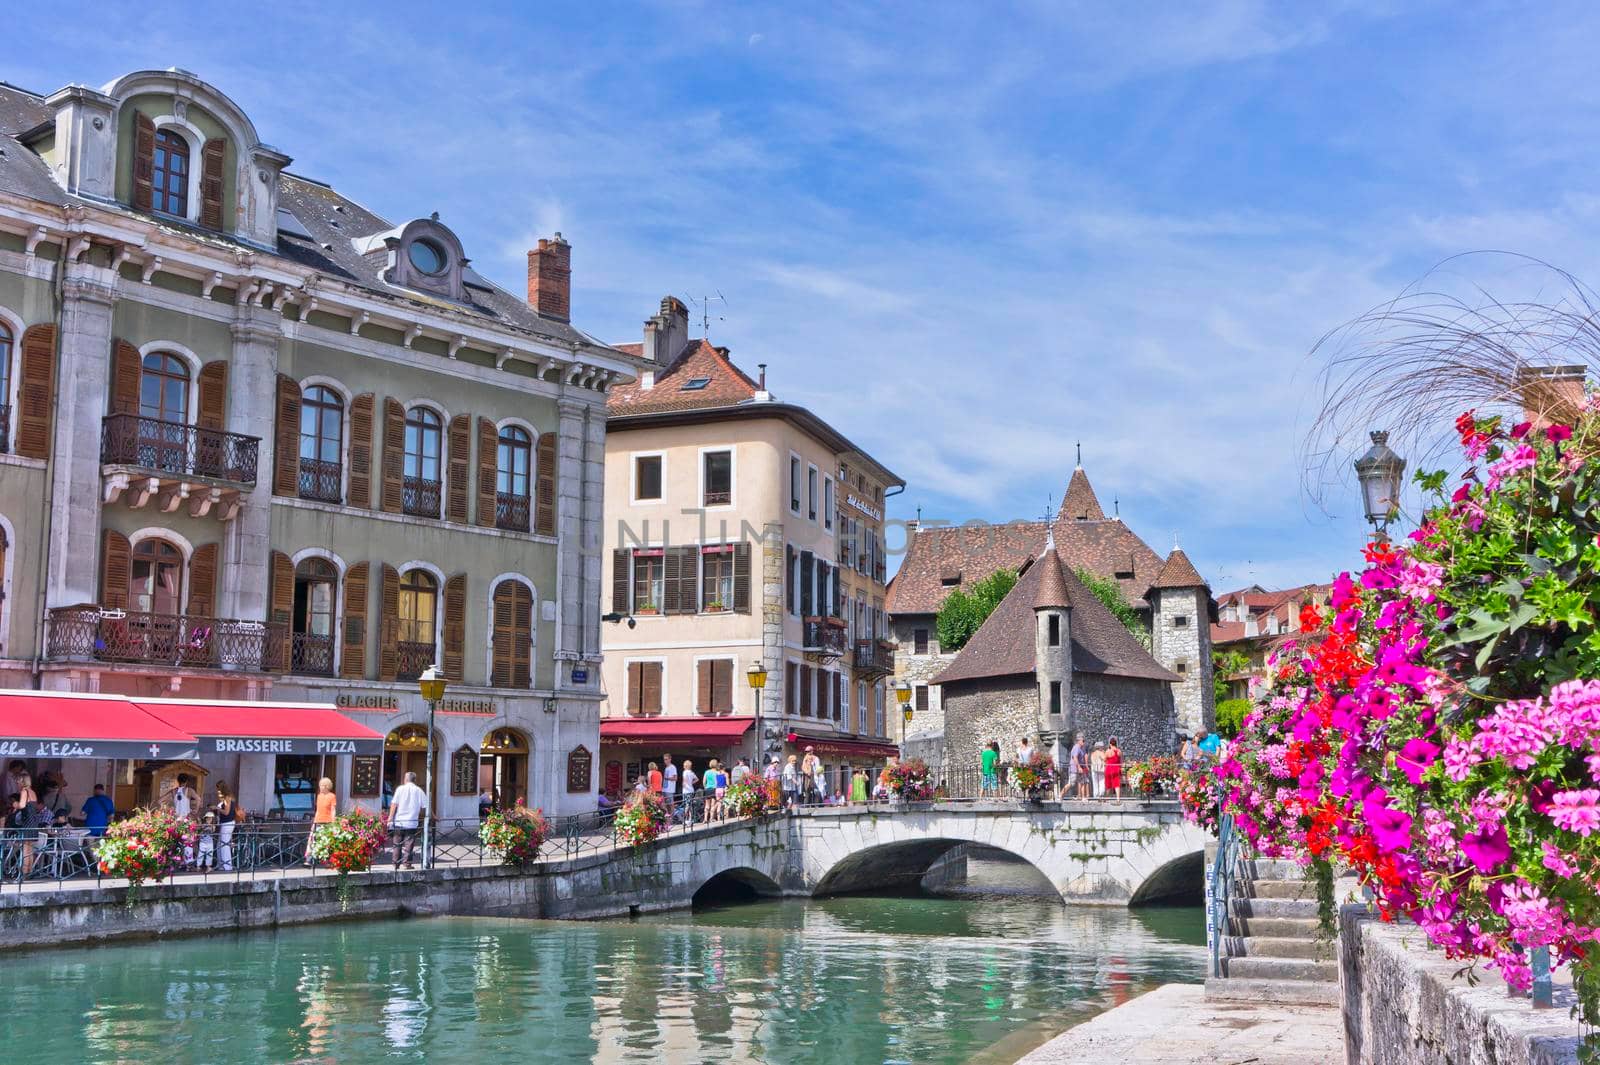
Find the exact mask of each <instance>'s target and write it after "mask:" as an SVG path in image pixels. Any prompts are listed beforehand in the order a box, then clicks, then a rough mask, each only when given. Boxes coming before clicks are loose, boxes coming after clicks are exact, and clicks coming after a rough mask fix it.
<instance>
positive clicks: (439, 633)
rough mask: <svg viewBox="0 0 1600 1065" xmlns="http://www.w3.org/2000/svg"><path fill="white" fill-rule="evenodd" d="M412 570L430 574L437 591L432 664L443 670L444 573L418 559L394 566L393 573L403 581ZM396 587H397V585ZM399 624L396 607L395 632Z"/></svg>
mask: <svg viewBox="0 0 1600 1065" xmlns="http://www.w3.org/2000/svg"><path fill="white" fill-rule="evenodd" d="M414 569H420V570H423V571H425V572H427V573H429V574H431V575H432V577H433V579H434V582H435V584H436V586H437V587H438V589H439V591H438V599H437V601H436V602H435V603H434V605H433V664H434V665H436V666H439V667H440V668H441V669H442V668H444V663H443V662H441V661H440V659H441V658H443V657H444V596H445V590H444V583H445V576H444V571H443V570H441V569H440V568H439V567H438V566H435V565H434V564H433V563H432V562H423V561H420V560H418V559H412V560H411V561H410V562H407V563H405V564H404V565H401V566H396V567H395V573H396V575H397V576H398V578H399V579H400V580H402V581H403V580H405V577H406V574H407V573H410V572H411V571H412V570H414ZM396 587H398V584H397V585H396ZM461 620H462V622H463V623H465V622H466V618H462V619H461ZM399 624H400V616H399V613H398V606H397V607H396V614H395V626H396V629H397V630H398V628H399ZM398 638H399V637H396V639H398Z"/></svg>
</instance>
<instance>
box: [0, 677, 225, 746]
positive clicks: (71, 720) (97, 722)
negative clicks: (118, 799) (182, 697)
mask: <svg viewBox="0 0 1600 1065" xmlns="http://www.w3.org/2000/svg"><path fill="white" fill-rule="evenodd" d="M195 746H196V744H195V738H194V736H193V735H191V734H190V733H187V732H185V731H183V730H182V729H181V728H179V727H177V726H175V725H173V724H172V723H171V722H168V721H165V720H163V719H161V718H159V717H156V716H155V715H153V714H151V713H149V712H147V711H146V710H144V709H143V708H142V707H140V706H138V705H137V704H135V703H134V702H132V701H131V700H129V699H127V698H126V697H124V696H121V695H102V694H98V693H91V692H41V691H28V690H11V691H0V758H193V757H194V756H195Z"/></svg>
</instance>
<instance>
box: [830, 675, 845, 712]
mask: <svg viewBox="0 0 1600 1065" xmlns="http://www.w3.org/2000/svg"><path fill="white" fill-rule="evenodd" d="M833 681H834V684H833V719H834V720H835V721H843V720H844V693H845V679H844V674H843V673H835V674H834V675H833Z"/></svg>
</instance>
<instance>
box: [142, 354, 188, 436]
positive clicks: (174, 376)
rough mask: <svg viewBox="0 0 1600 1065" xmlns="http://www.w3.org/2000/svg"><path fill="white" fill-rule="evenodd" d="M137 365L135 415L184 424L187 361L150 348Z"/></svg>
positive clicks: (186, 400)
mask: <svg viewBox="0 0 1600 1065" xmlns="http://www.w3.org/2000/svg"><path fill="white" fill-rule="evenodd" d="M139 366H140V371H139V417H141V418H155V419H157V420H158V421H163V422H177V423H179V424H180V425H182V424H185V423H187V422H188V420H189V364H188V363H186V362H184V361H183V360H182V359H180V358H179V357H178V356H176V355H173V354H170V353H168V352H164V351H152V352H151V353H150V354H148V355H146V356H145V357H144V359H143V361H142V362H140V364H139Z"/></svg>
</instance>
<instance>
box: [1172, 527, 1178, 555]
mask: <svg viewBox="0 0 1600 1065" xmlns="http://www.w3.org/2000/svg"><path fill="white" fill-rule="evenodd" d="M1172 549H1173V550H1174V551H1176V550H1177V549H1178V530H1177V529H1173V530H1172Z"/></svg>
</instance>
